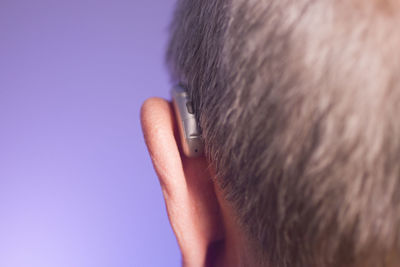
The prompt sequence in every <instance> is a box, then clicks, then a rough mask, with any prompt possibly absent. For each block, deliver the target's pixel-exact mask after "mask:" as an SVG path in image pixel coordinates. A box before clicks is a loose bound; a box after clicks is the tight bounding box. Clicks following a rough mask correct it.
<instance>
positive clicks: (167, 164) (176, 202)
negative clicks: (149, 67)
mask: <svg viewBox="0 0 400 267" xmlns="http://www.w3.org/2000/svg"><path fill="white" fill-rule="evenodd" d="M141 122H142V128H143V133H144V137H145V140H146V144H147V147H148V150H149V153H150V156H151V159H152V162H153V165H154V168H155V170H156V172H157V175H158V178H159V180H160V184H161V187H162V192H163V194H164V199H165V203H166V207H167V212H168V216H169V220H170V222H171V226H172V228H173V230H174V232H175V235H176V238H177V241H178V243H179V246H180V248H181V252H182V256H183V262H184V266H205V264H206V258H207V254H208V251H209V247H210V245H211V244H214V243H215V242H217V241H219V240H221V239H223V231H222V222H221V216H220V208H219V204H218V201H217V197H216V194H215V190H214V183H213V180H212V179H211V178H212V177H211V174H210V172H209V169H208V164H207V161H206V160H205V158H204V157H199V158H188V157H186V156H184V154H183V153H181V151H180V149H179V139H178V138H179V135H178V134H177V124H176V121H175V115H174V111H173V108H172V105H171V103H169V102H167V101H165V100H163V99H159V98H152V99H149V100H147V101H146V102H145V103H144V104H143V106H142V109H141Z"/></svg>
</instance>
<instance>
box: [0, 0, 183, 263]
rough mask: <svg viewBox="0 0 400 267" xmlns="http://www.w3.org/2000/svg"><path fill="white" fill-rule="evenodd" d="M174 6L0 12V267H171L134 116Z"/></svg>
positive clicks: (153, 78)
mask: <svg viewBox="0 0 400 267" xmlns="http://www.w3.org/2000/svg"><path fill="white" fill-rule="evenodd" d="M173 4H174V1H173V0H158V1H134V0H108V1H106V0H69V1H55V0H35V1H32V0H0V266H1V267H25V266H26V267H64V266H65V267H81V266H82V267H103V266H107V267H125V266H139V267H141V266H179V265H180V255H179V250H178V247H177V245H176V241H175V238H174V236H173V233H172V231H171V230H170V227H169V223H168V219H167V216H166V212H165V209H164V203H163V199H162V195H161V191H160V189H159V185H158V181H157V178H156V176H155V174H154V173H153V169H152V166H151V163H150V159H149V156H148V155H147V151H146V150H145V146H144V143H143V138H142V133H141V129H140V124H139V108H140V105H141V103H142V102H143V101H144V99H146V98H147V97H150V96H154V95H157V96H161V97H168V91H169V80H168V76H167V72H166V69H165V67H164V62H163V60H164V49H165V44H166V39H167V26H168V22H169V20H170V18H171V15H172V8H173Z"/></svg>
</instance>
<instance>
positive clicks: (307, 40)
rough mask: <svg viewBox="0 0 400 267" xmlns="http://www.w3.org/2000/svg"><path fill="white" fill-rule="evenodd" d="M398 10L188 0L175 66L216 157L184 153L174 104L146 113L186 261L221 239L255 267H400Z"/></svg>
mask: <svg viewBox="0 0 400 267" xmlns="http://www.w3.org/2000/svg"><path fill="white" fill-rule="evenodd" d="M399 18H400V8H399V3H398V1H390V0H387V1H383V0H371V1H358V0H350V1H344V0H343V1H335V0H296V1H290V0H279V1H278V0H269V1H262V0H250V1H249V0H229V1H228V0H203V1H196V0H179V1H178V3H177V9H176V12H175V16H174V20H173V23H172V27H171V39H170V44H169V48H168V54H167V62H168V66H169V69H170V70H171V75H172V79H173V82H182V83H183V84H185V86H186V88H187V91H188V93H189V95H190V96H191V99H192V102H193V105H194V110H195V114H196V116H197V117H198V120H199V124H200V127H201V129H202V131H203V139H204V142H205V153H206V154H205V157H204V158H202V159H188V158H185V157H184V156H183V155H182V154H181V153H179V149H178V145H177V144H179V141H177V138H178V137H177V136H176V135H174V134H173V132H174V127H175V126H174V123H173V121H174V114H173V113H170V112H167V111H168V110H169V106H168V105H167V104H166V103H165V102H162V101H161V100H152V101H148V102H147V103H146V104H145V105H144V108H143V112H142V119H143V122H144V123H143V124H144V131H145V136H146V139H147V143H148V146H149V150H150V153H151V155H152V158H153V162H154V164H155V168H156V170H157V172H158V174H159V176H160V181H161V184H162V187H163V190H164V195H166V202H167V209H168V212H169V216H170V220H171V223H172V226H173V228H174V231H175V233H176V235H177V239H178V242H179V244H180V246H181V248H182V251H183V255H184V260H185V255H186V257H187V263H188V264H193V265H192V266H196V263H193V262H194V261H195V260H193V259H194V258H195V257H196V256H199V255H189V254H190V253H193V251H191V249H190V247H191V246H192V248H193V250H194V251H196V253H198V254H202V253H203V252H204V253H206V254H207V253H208V254H209V253H210V251H211V250H210V248H216V247H218V246H214V245H215V244H219V245H220V246H221V247H223V248H219V249H220V250H218V249H215V251H216V252H213V253H215V254H218V253H219V252H218V251H223V252H221V253H225V254H229V253H230V249H231V250H234V251H235V252H234V253H235V256H236V258H235V259H236V261H238V258H240V260H239V261H241V262H240V264H242V265H243V266H255V265H263V266H271V267H276V266H279V267H281V266H291V267H292V266H299V267H313V266H316V267H324V266H327V267H328V266H333V267H341V266H346V267H347V266H349V267H350V266H351V267H367V266H374V267H375V266H389V267H393V266H400V261H399V259H398V255H399V250H398V249H399V247H400V243H399V242H400V240H399V237H400V236H399V231H400V205H399V204H400V203H399V202H400V191H399V186H400V184H399V181H400V180H399V178H400V164H398V160H399V156H400V139H399V137H400V121H399V120H398V119H397V116H396V115H397V114H400V113H399V112H400V83H399V79H400V50H399V49H398V47H400V32H398V31H396V27H397V24H398V23H399V22H400V20H399ZM157 107H158V108H157ZM157 110H158V111H159V112H158V113H157V112H156V111H157ZM155 113H156V114H158V115H157V116H156V115H154V114H155ZM168 114H170V115H168ZM160 117H161V118H160ZM162 121H163V122H164V124H162ZM166 124H168V125H169V126H168V127H165V125H166ZM161 125H164V126H161ZM166 129H169V130H170V134H169V135H168V136H169V139H168V138H167V137H165V136H167V133H166V131H167V130H166ZM171 133H172V134H171ZM163 136H164V137H163ZM166 139H168V141H166ZM167 143H170V145H169V146H168V145H167ZM172 143H173V145H171V144H172ZM160 144H161V145H160ZM172 148H175V150H174V151H175V152H174V153H171V150H172ZM163 155H164V156H163ZM173 159H174V160H173ZM178 159H179V160H178ZM174 169H175V172H174ZM177 169H178V170H179V173H176V170H177ZM166 177H170V178H166ZM176 177H181V179H180V180H179V179H178V180H179V181H180V182H179V181H177V180H174V178H176ZM179 183H181V185H180V186H178V184H179ZM171 188H178V189H176V190H173V189H171ZM176 191H179V192H180V193H174V192H176ZM183 191H184V193H182V192H183ZM179 194H181V195H180V196H177V195H179ZM172 195H174V196H172ZM193 207H194V208H193ZM191 217H193V218H191ZM174 218H176V219H174ZM184 220H186V223H184V222H180V221H184ZM188 222H191V223H192V222H198V223H195V224H193V225H195V226H197V229H187V228H185V227H186V226H187V225H190V223H188ZM197 224H198V225H197ZM194 228H195V227H194ZM232 235H235V237H237V238H233V240H232ZM185 236H186V237H185ZM197 241H198V242H197ZM188 243H189V245H188ZM193 243H195V245H194V244H193ZM229 243H235V245H231V244H229ZM237 243H240V244H237ZM200 247H201V248H200ZM199 251H200V252H199ZM204 253H203V254H204ZM232 253H233V252H232ZM221 257H222V258H224V256H221ZM203 258H205V256H204V255H203ZM199 262H200V261H199ZM238 264H239V263H238ZM229 266H232V265H229Z"/></svg>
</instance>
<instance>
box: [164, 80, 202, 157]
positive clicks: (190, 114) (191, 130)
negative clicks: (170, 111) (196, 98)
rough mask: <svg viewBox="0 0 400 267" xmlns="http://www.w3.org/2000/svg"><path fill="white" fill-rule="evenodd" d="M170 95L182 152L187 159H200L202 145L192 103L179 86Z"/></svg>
mask: <svg viewBox="0 0 400 267" xmlns="http://www.w3.org/2000/svg"><path fill="white" fill-rule="evenodd" d="M171 95H172V103H173V106H174V110H175V114H176V117H177V123H178V128H179V135H180V139H181V147H182V150H183V152H184V154H185V155H186V156H187V157H190V158H194V157H200V156H202V155H203V147H204V145H203V139H202V136H201V130H200V127H199V124H198V123H197V119H196V116H195V114H194V109H193V104H192V101H191V100H190V98H189V95H188V93H187V92H186V90H185V89H184V88H183V87H182V86H180V85H177V86H175V87H173V88H172V90H171Z"/></svg>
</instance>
